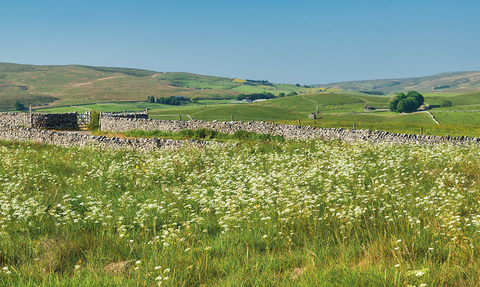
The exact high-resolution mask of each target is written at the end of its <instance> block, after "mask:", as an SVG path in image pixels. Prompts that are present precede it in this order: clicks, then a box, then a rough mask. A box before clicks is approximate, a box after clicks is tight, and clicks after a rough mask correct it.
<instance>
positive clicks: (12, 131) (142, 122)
mask: <svg viewBox="0 0 480 287" xmlns="http://www.w3.org/2000/svg"><path fill="white" fill-rule="evenodd" d="M34 115H35V114H32V116H34ZM73 115H75V114H73ZM75 116H76V115H75ZM64 118H65V119H66V117H64ZM64 118H62V117H61V116H59V118H56V122H59V121H61V120H63V119H64ZM26 119H27V120H29V114H20V113H3V114H0V139H1V140H7V141H32V142H41V143H46V144H52V145H60V146H65V147H71V146H78V147H84V146H96V147H100V148H110V149H133V150H136V149H144V150H151V149H164V148H170V149H173V148H179V147H182V146H185V145H215V144H219V143H215V142H203V141H175V140H168V139H158V138H152V139H138V140H130V139H121V138H116V137H113V138H108V137H104V136H89V135H82V134H80V133H75V132H52V131H48V130H40V129H35V128H26V127H21V126H28V124H25V121H26ZM34 119H35V121H38V122H39V123H42V124H41V126H42V127H44V126H46V125H49V124H48V120H47V119H45V118H43V121H42V120H41V119H42V118H40V117H38V118H36V117H34ZM51 119H52V122H55V120H54V119H55V118H54V117H52V118H51ZM75 119H76V118H75ZM71 121H73V117H72V119H70V118H68V120H65V124H68V123H70V122H71ZM4 122H8V124H6V123H4ZM19 125H20V126H19ZM57 127H58V125H57ZM199 128H205V129H211V130H215V131H218V132H222V133H227V134H233V133H235V132H236V131H238V130H244V131H248V132H255V133H262V134H271V135H280V136H283V137H284V138H286V139H323V140H342V141H346V142H357V141H364V142H370V143H381V142H385V143H394V144H411V143H416V144H445V143H453V144H460V145H468V144H479V143H480V138H477V137H475V138H468V137H450V136H445V137H440V136H428V135H415V134H397V133H390V132H382V131H370V130H344V129H342V128H339V129H328V128H312V127H309V126H305V127H299V126H295V125H279V124H273V123H267V122H216V121H213V122H204V121H189V122H185V121H168V120H152V119H138V118H137V119H136V120H135V119H132V118H125V117H117V116H113V117H112V116H106V115H103V116H102V118H101V129H102V130H103V131H112V132H117V131H118V132H124V131H128V130H145V131H151V130H161V131H171V132H175V131H180V130H182V129H192V130H194V129H199Z"/></svg>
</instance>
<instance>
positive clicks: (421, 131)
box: [420, 127, 423, 135]
mask: <svg viewBox="0 0 480 287" xmlns="http://www.w3.org/2000/svg"><path fill="white" fill-rule="evenodd" d="M420 135H423V127H420Z"/></svg>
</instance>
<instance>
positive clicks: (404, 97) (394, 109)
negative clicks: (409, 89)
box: [388, 93, 407, 112]
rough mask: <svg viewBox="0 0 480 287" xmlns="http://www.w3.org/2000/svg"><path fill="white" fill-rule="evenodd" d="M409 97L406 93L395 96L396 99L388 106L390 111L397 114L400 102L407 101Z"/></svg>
mask: <svg viewBox="0 0 480 287" xmlns="http://www.w3.org/2000/svg"><path fill="white" fill-rule="evenodd" d="M406 98H407V97H406V96H405V94H404V93H399V94H397V95H396V96H395V98H393V100H391V101H390V103H389V104H388V107H389V109H390V111H392V112H395V111H396V110H397V105H398V102H400V100H403V99H406Z"/></svg>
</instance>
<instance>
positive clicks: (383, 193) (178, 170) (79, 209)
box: [0, 141, 480, 282]
mask: <svg viewBox="0 0 480 287" xmlns="http://www.w3.org/2000/svg"><path fill="white" fill-rule="evenodd" d="M281 148H283V152H274V151H270V152H259V151H258V147H244V148H243V149H242V148H239V147H235V148H232V147H220V146H212V147H209V148H206V149H202V150H200V149H197V150H193V151H192V150H191V149H182V150H179V151H176V152H174V153H172V152H168V151H155V152H148V153H147V152H126V151H125V152H122V157H123V158H122V159H119V157H118V156H117V153H118V151H102V152H101V153H102V155H101V156H92V158H91V159H90V160H85V159H84V158H85V156H84V155H83V156H82V153H89V151H88V150H81V149H71V150H70V149H61V148H52V149H45V150H42V151H41V153H43V155H42V157H43V158H44V159H45V165H42V164H39V163H38V162H37V163H35V162H29V161H27V160H25V158H28V157H29V155H35V154H38V153H39V151H37V150H35V149H33V148H32V147H28V146H18V147H15V148H13V147H0V166H1V169H0V206H1V208H0V232H2V233H9V232H10V230H12V231H15V232H17V231H18V229H15V228H13V226H14V225H15V224H18V223H22V224H26V225H23V226H28V228H38V229H39V228H40V227H41V226H42V224H43V222H44V221H46V220H48V221H54V222H55V224H56V225H57V226H58V227H59V228H63V226H65V225H72V226H77V227H78V228H94V229H106V230H108V231H110V232H112V233H113V234H116V235H118V237H120V238H122V240H123V239H124V240H125V242H126V243H130V244H133V243H135V240H136V238H135V235H134V234H138V233H141V234H144V235H145V234H146V236H147V237H148V244H150V245H155V246H156V247H158V246H160V247H162V248H170V246H172V245H175V244H184V246H183V248H184V249H185V250H190V249H189V248H190V247H191V246H190V245H189V244H190V242H191V241H193V240H191V239H192V237H196V236H197V237H201V236H209V235H210V233H211V232H223V233H224V234H228V233H232V232H252V229H253V232H255V233H256V236H258V237H259V238H262V239H263V240H265V241H269V240H280V239H283V240H286V241H287V242H288V241H289V240H290V239H291V237H292V236H294V235H295V230H296V229H297V228H300V227H311V226H314V225H319V224H320V225H321V226H329V227H330V228H336V230H338V232H339V233H341V234H342V236H343V238H344V239H348V238H350V237H351V236H353V234H354V232H355V229H356V228H357V229H358V228H363V227H365V226H366V227H372V228H373V227H375V226H382V228H385V230H389V228H391V229H395V228H397V227H401V228H402V230H407V231H406V232H407V233H409V234H420V235H422V234H425V233H428V234H429V236H430V237H429V238H433V239H434V240H435V241H438V242H440V244H446V245H448V244H449V245H456V244H463V245H465V246H472V243H473V242H474V241H475V240H478V236H479V233H480V228H479V227H480V211H479V210H478V203H479V202H478V200H477V199H478V197H477V194H476V190H475V187H476V185H475V183H474V182H470V180H471V178H469V176H468V171H467V170H465V169H464V168H462V166H465V165H468V164H472V165H473V164H474V162H478V161H480V150H479V149H478V148H476V147H470V148H468V147H457V146H453V145H442V146H440V145H438V146H416V145H411V146H392V145H388V144H377V145H370V144H361V143H357V144H346V143H332V142H321V141H318V142H315V143H314V144H308V145H305V148H297V149H295V150H291V147H290V146H289V143H288V142H287V143H284V144H282V146H281ZM95 153H99V152H98V151H95ZM92 154H94V153H93V152H92ZM78 158H82V161H79V162H75V161H77V160H78ZM52 159H54V161H58V162H62V161H63V162H68V161H72V162H75V165H76V170H72V171H68V172H65V173H62V175H61V176H59V175H58V174H56V172H57V170H56V168H55V166H49V165H53V163H52V162H53V161H52ZM50 189H55V192H58V191H61V192H62V193H64V194H63V195H62V196H61V197H58V198H55V202H52V201H51V199H49V198H50V195H51V194H53V193H52V191H51V190H50ZM299 226H300V227H299ZM252 227H254V228H252ZM403 240H404V241H406V240H407V239H406V238H404V239H403ZM402 244H404V242H402V241H398V242H395V241H393V242H392V249H393V250H395V251H396V252H402ZM405 244H406V243H405ZM429 246H430V245H429ZM434 247H435V246H433V245H432V247H429V249H428V252H430V253H434V252H436V250H437V249H436V248H434ZM136 267H137V268H140V263H138V264H136ZM419 276H420V275H419ZM160 277H161V278H162V280H160V279H159V280H157V281H162V282H163V281H164V280H165V279H164V275H159V277H158V278H160ZM167 278H168V277H167Z"/></svg>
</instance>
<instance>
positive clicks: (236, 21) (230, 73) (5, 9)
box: [0, 0, 480, 85]
mask: <svg viewBox="0 0 480 287" xmlns="http://www.w3.org/2000/svg"><path fill="white" fill-rule="evenodd" d="M0 27H1V28H0V62H10V63H20V64H35V65H65V64H82V65H92V66H108V67H127V68H138V69H147V70H154V71H161V72H190V73H196V74H202V75H212V76H223V77H232V78H233V77H236V78H242V79H255V80H269V81H270V82H273V83H290V84H295V83H300V84H302V85H303V84H326V83H332V82H340V81H351V80H371V79H385V78H402V77H414V76H429V75H433V74H435V73H440V72H449V71H467V70H480V1H478V0H455V1H445V0H396V1H392V0H382V1H379V0H378V1H377V0H362V1H353V0H329V1H321V0H320V1H313V0H312V1H307V0H256V1H250V0H248V1H241V0H240V1H239V0H237V1H226V0H222V1H220V0H218V1H217V0H215V1H209V0H204V1H198V0H196V1H194V0H170V1H162V0H157V1H154V0H149V1H142V0H136V1H123V0H115V1H109V0H107V1H102V0H76V1H70V0H61V1H60V0H42V1H28V0H12V1H10V0H4V1H1V5H0Z"/></svg>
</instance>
